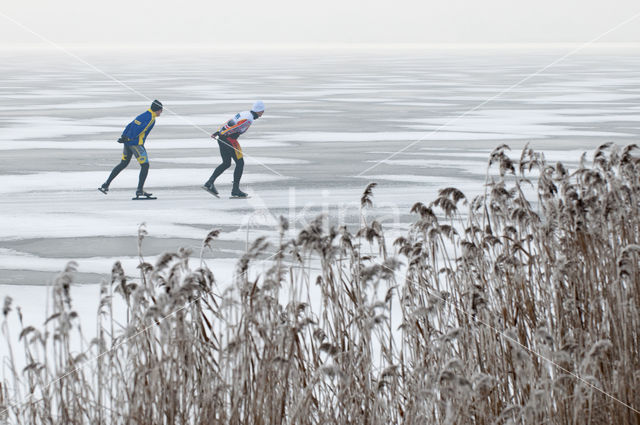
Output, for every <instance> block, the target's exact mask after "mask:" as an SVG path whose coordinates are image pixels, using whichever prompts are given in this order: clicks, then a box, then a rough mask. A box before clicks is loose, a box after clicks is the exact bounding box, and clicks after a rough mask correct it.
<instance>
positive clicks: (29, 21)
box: [0, 0, 640, 46]
mask: <svg viewBox="0 0 640 425" xmlns="http://www.w3.org/2000/svg"><path fill="white" fill-rule="evenodd" d="M636 14H640V1H639V0H607V1H604V0H385V1H379V0H313V1H305V0H262V1H258V0H240V1H233V2H231V1H215V0H155V1H152V0H101V1H96V0H2V2H0V44H1V45H5V46H6V45H9V46H12V45H16V44H21V43H41V41H40V40H39V39H38V38H36V37H35V36H34V35H33V34H31V33H29V32H28V31H25V30H24V29H23V28H20V27H19V26H17V25H16V24H15V23H13V22H11V20H9V19H7V17H10V18H12V19H14V20H16V21H18V22H20V23H22V24H23V25H24V26H26V27H28V28H30V29H31V30H33V31H36V32H38V33H40V34H41V35H42V36H44V37H46V38H48V39H51V40H52V41H54V42H56V43H61V44H76V43H89V44H93V43H99V44H158V45H160V46H161V45H165V44H167V43H171V44H187V43H204V44H211V45H214V46H224V45H228V44H251V43H260V44H263V43H266V44H271V43H274V44H276V43H277V44H291V43H296V44H297V43H300V44H305V43H554V42H577V43H580V42H585V41H588V40H591V39H593V38H594V37H597V36H598V35H600V34H602V33H604V32H605V31H608V30H610V29H611V28H613V27H615V26H616V25H618V24H620V23H621V22H623V21H625V20H626V19H628V18H630V17H632V16H634V15H636ZM602 41H607V42H640V16H638V17H637V19H635V20H634V21H633V22H630V23H629V24H627V25H625V26H624V27H622V28H619V29H618V30H616V31H614V32H612V33H611V34H609V35H608V36H607V37H605V38H604V39H603V40H602Z"/></svg>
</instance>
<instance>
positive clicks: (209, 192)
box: [200, 186, 220, 198]
mask: <svg viewBox="0 0 640 425" xmlns="http://www.w3.org/2000/svg"><path fill="white" fill-rule="evenodd" d="M200 187H202V190H204V191H205V192H207V193H208V194H210V195H213V196H215V197H216V198H219V197H220V195H216V194H215V193H213V192H212V191H210V190H209V189H207V188H206V187H204V186H200Z"/></svg>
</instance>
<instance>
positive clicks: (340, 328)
mask: <svg viewBox="0 0 640 425" xmlns="http://www.w3.org/2000/svg"><path fill="white" fill-rule="evenodd" d="M634 149H635V146H633V145H632V146H627V147H625V148H620V147H617V146H612V145H609V144H607V145H603V146H601V147H600V148H598V149H597V150H596V152H595V155H594V158H593V162H592V164H591V165H589V166H588V165H586V164H585V161H583V162H582V163H581V165H580V167H579V168H578V169H577V170H576V171H575V172H573V173H569V172H568V171H567V170H566V169H565V167H564V166H563V165H562V164H560V163H558V164H548V163H547V162H546V161H545V160H544V156H543V155H542V154H539V153H536V152H534V151H533V150H531V149H530V148H528V147H527V148H525V149H524V150H523V151H522V154H521V156H520V158H519V160H518V161H513V160H512V159H510V158H509V156H507V150H508V147H507V146H500V147H498V148H497V149H496V150H494V152H493V153H492V154H491V156H490V159H489V167H490V168H491V169H495V170H497V171H498V172H497V173H495V175H492V174H490V173H487V181H486V191H485V193H484V194H483V195H482V196H479V197H477V198H475V199H467V198H466V197H465V195H464V194H463V193H462V192H461V191H459V190H457V189H455V188H446V189H443V190H441V191H440V193H439V196H438V197H437V198H436V199H435V200H432V201H431V202H429V203H423V202H416V204H415V205H414V206H413V208H412V209H411V212H412V213H414V215H415V221H414V223H413V224H412V225H411V228H410V230H409V231H408V233H407V234H406V235H404V236H402V237H399V238H397V239H396V240H395V241H394V242H393V244H388V243H387V242H386V240H385V237H384V234H385V232H384V230H383V226H382V224H381V223H379V222H377V221H375V220H373V221H371V222H367V221H366V220H365V219H364V216H363V219H362V221H361V224H360V228H359V229H356V230H355V231H354V232H352V231H350V230H349V229H347V228H346V227H340V228H333V227H332V228H327V226H326V222H325V221H323V219H322V218H318V219H317V220H315V221H313V222H312V223H311V224H310V225H309V226H308V227H307V228H305V229H304V230H302V231H301V232H300V233H299V235H298V236H297V237H296V238H295V239H293V240H287V239H286V238H285V234H286V230H287V223H286V221H284V220H283V221H282V223H281V233H280V238H279V240H280V242H279V244H278V245H277V246H275V247H271V246H269V244H267V243H266V242H265V240H263V239H258V240H256V241H255V242H254V243H253V245H251V247H250V248H249V249H248V251H247V253H246V254H245V255H244V256H243V257H242V258H241V259H240V260H239V261H238V266H237V270H236V273H235V278H234V281H233V282H216V281H215V279H214V273H215V270H210V269H209V268H207V266H206V263H205V261H204V260H203V256H204V251H205V249H206V248H210V247H211V246H212V244H214V243H215V238H216V237H217V236H218V231H215V230H214V231H212V232H210V233H209V234H208V235H207V237H206V239H205V241H204V243H203V245H202V252H201V253H200V256H199V258H198V260H199V267H197V268H193V267H191V266H190V265H189V260H190V258H191V253H190V252H189V251H187V250H184V249H181V250H178V251H177V252H173V253H167V254H165V255H163V256H161V257H160V258H159V259H158V261H157V262H156V264H150V263H147V262H145V260H144V258H143V256H142V254H141V255H140V266H139V273H140V275H139V277H137V278H135V279H130V278H128V277H127V276H125V273H124V271H123V269H122V266H121V265H120V263H116V264H115V265H114V266H113V270H112V274H111V280H110V281H105V282H103V283H102V286H101V296H100V299H99V300H98V307H97V310H96V314H97V317H98V326H97V329H96V338H95V339H93V340H92V341H90V344H89V345H88V346H82V347H80V349H79V350H77V349H74V348H72V344H71V342H70V341H71V339H72V338H73V337H74V336H75V337H77V336H78V335H80V336H81V334H82V328H81V323H79V321H78V317H77V315H76V314H75V313H74V308H73V300H72V287H71V282H72V278H73V272H74V268H75V265H74V264H73V263H71V264H69V266H68V267H67V269H66V270H65V271H64V272H63V273H62V274H61V275H60V276H59V277H58V279H57V280H56V282H55V286H54V290H53V296H52V299H51V315H50V316H49V318H48V319H47V321H46V323H44V324H43V326H42V327H41V328H39V329H36V328H34V327H23V328H22V329H9V328H8V326H7V320H6V318H7V316H8V315H11V314H18V315H19V314H20V312H19V311H14V307H13V305H12V301H11V299H9V298H7V299H5V301H4V306H3V311H2V313H3V327H2V330H3V332H4V334H5V337H6V340H7V342H8V344H9V347H8V352H9V353H10V355H9V358H7V359H4V369H3V370H4V371H5V374H4V377H3V380H2V381H0V422H1V423H24V424H27V423H32V424H58V423H60V424H86V423H91V424H380V425H382V424H384V425H386V424H425V423H427V424H476V425H478V424H487V425H488V424H543V423H544V424H576V425H577V424H581V425H582V424H636V425H637V424H640V413H639V412H638V409H640V332H638V329H640V274H639V267H640V264H639V262H638V260H639V255H640V210H639V209H640V180H639V177H640V168H639V167H640V160H639V159H638V158H637V157H635V156H634V155H633V152H634ZM532 170H534V171H536V172H537V173H538V177H536V178H535V179H532V178H531V177H530V175H531V172H532ZM527 193H529V194H530V195H529V198H527ZM532 193H533V196H531V194H532ZM374 201H375V198H374V185H370V186H369V187H367V190H366V191H365V193H364V195H363V197H362V199H361V207H362V208H363V209H367V208H375V205H374V204H375V202H374ZM145 235H146V233H145V232H144V229H142V230H141V232H140V235H139V241H140V246H141V245H142V240H143V239H144V236H145ZM274 253H275V254H274ZM372 253H374V254H372ZM376 253H377V254H376ZM268 255H270V257H268V264H269V266H268V267H267V268H266V269H265V270H266V271H265V272H263V273H259V274H257V273H252V264H254V263H255V262H256V261H257V260H258V259H265V257H267V256H268ZM312 265H314V267H312ZM316 265H317V266H319V267H318V268H316V267H315V266H316ZM312 295H313V299H312V298H311V296H312ZM115 297H117V299H119V300H121V302H123V303H125V305H126V312H127V315H126V320H124V321H123V318H121V317H115V316H114V311H113V304H114V302H115V301H116V298H115ZM312 306H319V308H313V307H312ZM20 319H21V318H20ZM13 333H18V334H19V341H20V346H19V347H17V346H11V341H12V334H13ZM79 340H82V338H79ZM17 356H23V357H24V359H25V361H26V365H27V366H26V367H25V368H23V369H22V370H18V368H17V366H16V364H18V362H17V360H16V358H17Z"/></svg>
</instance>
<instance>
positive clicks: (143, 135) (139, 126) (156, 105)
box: [98, 100, 162, 199]
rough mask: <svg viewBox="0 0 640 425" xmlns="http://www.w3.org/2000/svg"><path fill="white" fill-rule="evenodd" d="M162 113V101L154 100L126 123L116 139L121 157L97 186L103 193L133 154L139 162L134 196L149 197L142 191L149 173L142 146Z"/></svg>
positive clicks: (147, 161)
mask: <svg viewBox="0 0 640 425" xmlns="http://www.w3.org/2000/svg"><path fill="white" fill-rule="evenodd" d="M160 114H162V103H161V102H160V101H159V100H154V101H153V103H152V104H151V107H150V108H149V109H147V110H146V111H145V112H143V113H142V114H140V115H138V116H137V117H136V118H135V119H134V120H133V121H131V122H130V123H129V125H127V127H126V128H125V129H124V131H123V132H122V136H120V138H119V139H118V143H123V144H124V147H123V149H122V159H121V161H120V163H119V164H118V165H116V166H115V168H114V169H113V171H111V175H109V178H108V179H107V181H106V182H104V183H103V184H102V186H100V187H99V188H98V190H99V191H100V192H102V193H104V194H106V193H107V192H108V191H109V185H110V184H111V182H112V181H113V179H115V178H116V176H117V175H118V174H120V172H121V171H122V170H124V169H125V168H127V165H129V161H131V157H132V156H135V157H136V159H137V160H138V163H139V164H140V175H139V177H138V189H137V190H136V198H142V199H145V198H151V193H147V192H145V191H144V181H145V180H146V179H147V174H148V173H149V156H148V155H147V151H146V149H145V148H144V142H145V140H147V136H148V135H149V133H150V132H151V130H152V129H153V126H154V125H155V123H156V118H157V117H159V116H160Z"/></svg>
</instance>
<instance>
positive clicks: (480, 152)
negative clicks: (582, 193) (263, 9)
mask: <svg viewBox="0 0 640 425" xmlns="http://www.w3.org/2000/svg"><path fill="white" fill-rule="evenodd" d="M564 53H565V52H564V51H546V52H544V51H531V52H511V51H501V50H496V51H490V52H473V53H465V52H454V53H451V52H444V51H432V52H427V53H425V52H418V51H401V52H382V53H381V52H377V53H376V52H369V51H367V52H355V51H338V52H333V53H328V52H321V51H317V52H316V51H313V52H306V53H290V52H283V51H272V52H267V53H264V52H263V53H249V52H243V53H242V54H241V55H236V56H234V55H232V54H231V53H229V52H227V53H225V52H214V51H206V52H198V51H190V52H188V53H175V54H174V53H167V52H164V53H162V54H155V53H149V52H148V53H145V54H142V55H140V54H139V53H133V52H128V53H116V52H108V53H107V52H103V53H96V52H90V51H80V52H78V55H79V56H81V57H82V58H83V59H84V60H86V61H87V62H88V63H90V64H91V65H93V67H95V68H98V69H99V70H101V71H102V72H103V73H101V72H98V71H96V69H95V68H93V67H90V66H87V65H86V64H83V63H81V62H79V61H77V60H76V59H73V58H71V57H69V56H67V55H65V54H64V53H62V52H47V53H44V52H27V53H24V52H23V53H20V52H15V51H14V52H10V51H5V52H1V53H0V64H1V65H0V157H1V158H2V160H1V162H0V164H2V165H1V167H0V192H2V200H1V201H0V223H2V225H1V226H0V299H1V298H3V296H4V295H6V294H7V293H11V292H15V286H14V285H43V284H47V283H48V282H50V281H51V280H52V278H53V277H54V276H55V273H56V272H58V271H60V270H61V269H62V268H63V267H64V265H65V264H66V262H67V261H69V260H76V261H78V264H79V268H78V271H79V274H78V278H77V282H78V283H84V284H92V283H93V284H94V283H97V282H99V281H100V280H101V279H102V278H103V277H104V276H106V275H108V274H109V273H110V270H111V266H112V264H113V262H114V261H116V260H122V261H123V264H124V266H125V271H126V272H127V274H128V275H130V276H136V275H137V269H136V265H137V264H138V259H137V229H138V225H139V224H140V223H143V222H144V223H146V229H147V231H148V232H149V236H148V237H147V238H146V239H145V242H144V254H145V255H146V256H147V257H150V258H153V257H155V256H157V255H159V254H161V253H163V252H165V251H169V250H175V249H177V248H178V247H180V246H183V247H190V248H192V249H194V250H195V251H196V253H198V252H199V249H200V246H201V241H202V239H203V238H204V237H205V236H206V234H207V232H208V231H209V230H211V229H214V228H220V229H222V234H221V237H220V240H218V241H217V242H215V244H214V249H213V252H208V253H207V254H206V258H207V262H208V263H209V265H210V266H211V267H212V268H213V270H214V272H216V271H217V270H219V274H222V275H223V276H224V275H228V274H229V273H230V270H232V269H231V266H232V265H233V264H234V262H235V260H236V259H237V258H238V257H239V255H240V253H241V252H242V251H243V250H244V249H245V247H246V244H247V241H250V240H252V239H254V238H256V237H258V236H260V235H269V236H275V235H274V232H273V229H274V228H276V224H277V218H278V216H280V215H283V216H285V217H287V218H288V219H289V220H290V222H291V228H292V233H291V236H293V235H294V234H295V233H296V232H297V231H298V230H300V229H301V228H302V227H304V225H305V223H306V222H308V221H310V220H311V219H313V218H314V217H315V216H316V215H317V214H319V213H322V212H326V213H328V214H329V216H330V217H331V220H332V222H333V223H345V224H348V225H349V224H352V225H355V224H357V222H358V217H359V198H360V195H361V193H362V190H363V189H364V187H365V186H366V185H367V184H368V183H369V182H371V181H376V182H378V183H379V186H378V187H377V188H376V190H375V192H374V203H375V204H376V206H377V208H376V210H375V211H376V214H378V215H379V217H380V218H381V219H382V220H383V224H384V226H385V227H387V228H391V229H394V230H397V231H402V229H404V228H406V227H407V225H408V223H409V222H410V220H411V216H410V215H409V209H410V208H411V206H412V205H413V204H414V203H415V202H416V201H422V202H424V203H428V202H430V201H432V200H433V199H434V196H435V194H436V193H437V191H438V189H440V188H443V187H447V186H455V187H458V188H459V189H461V190H463V192H465V193H466V194H467V196H468V197H472V196H473V195H474V194H477V193H479V192H480V191H481V190H482V183H483V181H484V177H485V170H486V163H487V159H488V154H489V152H490V151H491V150H493V148H495V147H496V146H497V145H499V144H502V143H506V144H508V145H510V146H511V147H512V149H513V153H514V156H517V155H519V149H520V148H522V146H524V145H525V144H526V143H527V142H529V143H530V144H531V145H532V146H533V147H534V148H535V149H537V150H542V151H544V152H545V155H546V157H547V159H548V160H552V161H557V160H560V161H563V162H565V164H567V165H569V166H571V165H575V164H576V163H577V161H578V160H579V158H580V155H581V154H582V152H585V151H591V150H593V149H594V148H595V147H596V146H598V145H600V144H602V143H604V142H609V141H613V142H615V143H618V144H621V145H626V144H628V143H634V142H637V136H638V134H639V133H640V102H639V101H640V55H637V56H635V55H630V54H621V53H619V52H615V51H612V52H605V53H602V52H600V53H589V54H580V55H577V56H572V57H570V58H568V59H566V60H565V61H563V62H562V63H560V64H558V65H556V66H554V67H552V68H550V69H548V70H547V71H545V72H544V73H542V74H541V75H538V76H535V77H533V78H531V79H529V80H527V81H526V82H524V83H523V84H521V85H519V86H517V87H515V88H514V89H512V90H510V91H509V92H507V93H504V94H503V95H501V96H500V97H498V98H495V99H493V100H491V101H490V102H488V103H486V104H483V103H484V102H485V101H487V100H488V99H491V98H493V97H495V96H496V95H497V94H498V93H500V92H502V91H503V90H505V89H506V88H508V87H510V86H512V85H514V84H515V83H517V82H519V81H521V80H522V79H524V78H526V77H527V76H528V75H530V74H532V73H534V72H536V71H538V70H540V69H541V68H543V67H545V66H547V65H548V64H550V63H551V62H553V61H554V60H556V59H557V58H558V57H560V56H562V55H563V54H564ZM105 74H106V75H109V76H111V77H113V78H114V79H117V80H118V81H120V82H121V83H118V82H116V81H114V79H111V78H109V77H107V76H106V75H105ZM145 97H146V98H145ZM147 98H148V99H154V98H157V99H160V100H161V101H162V102H163V103H164V105H165V112H164V114H163V115H162V116H161V117H160V118H159V119H158V121H157V123H156V126H155V128H154V130H153V132H152V133H151V135H150V136H149V138H148V139H147V143H146V147H147V150H148V152H149V156H150V161H151V169H150V172H149V177H148V179H147V183H146V186H145V188H146V189H147V190H148V191H151V192H153V193H154V194H155V195H157V196H158V198H159V199H158V200H157V201H152V202H132V201H131V200H130V198H131V196H132V195H133V192H134V191H135V187H136V183H137V174H138V169H139V167H138V165H137V164H136V163H135V161H132V163H131V164H130V165H129V168H128V169H127V170H126V171H125V172H123V173H122V174H121V175H120V176H118V178H117V179H116V180H115V181H114V183H113V184H112V185H111V191H110V192H109V195H108V196H105V195H103V194H101V193H100V192H98V191H97V190H96V188H97V187H98V186H99V185H100V184H101V183H102V182H103V181H104V180H105V179H106V177H107V176H108V174H109V172H110V171H111V169H112V168H113V166H115V165H116V164H117V163H118V161H119V159H120V155H121V153H120V152H121V145H119V144H118V143H116V139H117V138H118V137H119V135H120V133H121V132H122V129H123V128H124V126H125V125H126V124H127V123H128V122H129V121H131V120H132V119H133V118H134V117H135V116H136V115H137V114H139V113H141V112H143V111H144V110H145V109H146V108H148V106H149V103H150V101H148V100H147ZM256 99H263V100H264V102H265V104H266V112H265V115H264V117H263V118H262V119H259V120H257V121H256V122H255V124H254V125H253V127H252V128H251V129H250V130H249V132H248V133H247V134H245V135H244V136H243V137H242V138H241V139H240V142H241V144H242V146H243V150H244V152H245V156H246V162H247V164H246V166H245V173H244V177H243V184H242V187H243V189H244V190H245V191H247V192H249V193H250V194H251V195H252V198H251V199H248V200H231V199H228V198H227V194H228V192H229V191H230V186H231V180H232V169H230V170H228V171H227V172H226V173H225V174H224V175H223V176H222V177H221V178H220V179H219V181H218V183H217V186H218V189H219V190H220V191H221V194H222V195H223V196H222V197H221V199H215V198H213V197H211V196H210V195H208V194H207V193H206V192H204V191H203V190H202V189H200V186H201V185H202V184H203V183H204V182H205V181H206V179H207V178H208V176H209V175H210V174H211V172H212V171H213V169H214V168H215V166H216V165H217V164H218V163H219V160H220V159H219V152H218V148H217V144H215V143H214V142H212V140H211V139H210V138H209V134H210V133H212V132H213V131H215V129H216V128H217V127H218V126H219V125H220V124H221V123H222V122H224V121H225V120H226V119H228V118H230V117H231V116H232V115H234V114H235V113H236V112H238V111H240V110H244V109H248V108H249V107H250V106H251V104H252V103H253V101H254V100H256ZM479 105H482V106H481V107H479V108H477V109H475V110H474V108H476V107H478V106H479ZM462 114H465V115H464V116H463V117H461V118H458V117H460V116H461V115H462ZM408 146H410V147H409V148H407V147H408ZM405 148H407V149H405ZM403 149H404V150H403ZM398 151H401V152H400V153H397V152H398ZM394 153H397V154H395V155H394ZM214 266H215V267H214ZM33 292H34V291H33V290H30V291H26V292H24V293H25V294H30V295H28V297H29V299H33V298H32V297H33V296H34V295H33ZM25 296H27V295H25ZM14 297H15V296H14Z"/></svg>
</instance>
